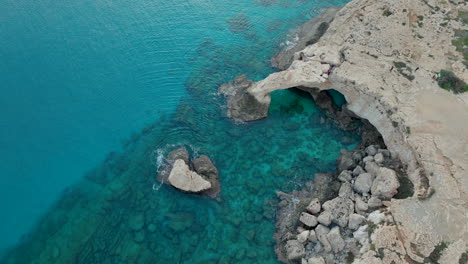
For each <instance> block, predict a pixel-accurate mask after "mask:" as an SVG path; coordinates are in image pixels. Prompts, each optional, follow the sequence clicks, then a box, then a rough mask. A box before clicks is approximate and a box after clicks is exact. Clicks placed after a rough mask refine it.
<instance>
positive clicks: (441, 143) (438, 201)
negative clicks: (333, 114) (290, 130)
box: [247, 0, 468, 263]
mask: <svg viewBox="0 0 468 264" xmlns="http://www.w3.org/2000/svg"><path fill="white" fill-rule="evenodd" d="M467 12H468V3H466V2H465V1H463V0H453V1H436V0H378V1H377V0H359V1H358V0H355V1H352V2H351V3H349V4H348V5H346V6H345V7H344V8H342V9H341V10H340V11H339V12H338V13H337V15H336V17H335V19H334V20H333V22H331V24H330V25H329V28H328V30H327V32H326V33H325V34H324V35H323V36H322V38H321V39H320V40H319V41H318V42H317V43H315V44H313V45H310V46H307V47H306V48H305V49H303V50H302V51H300V52H297V53H295V55H294V61H293V62H292V64H291V66H289V68H288V69H286V70H284V71H282V72H278V73H273V74H271V75H270V76H268V77H267V78H266V79H264V80H262V81H259V82H257V83H253V84H251V85H250V87H248V88H247V92H248V93H250V95H252V96H254V97H255V98H256V99H257V101H258V102H257V103H260V104H262V105H264V106H265V105H269V103H270V95H269V94H270V92H272V91H275V90H278V89H287V88H292V87H309V88H318V89H320V90H327V89H335V90H337V91H339V92H341V93H342V94H343V95H344V96H345V97H346V100H347V102H348V104H347V109H348V110H350V111H351V112H353V113H354V114H355V115H357V116H359V117H361V118H363V119H367V120H368V121H369V122H370V123H371V124H372V125H374V126H375V127H376V128H377V130H378V131H379V132H380V133H381V135H382V137H383V139H384V141H385V144H386V146H387V147H388V149H389V150H390V151H391V153H392V155H394V156H396V157H398V158H399V159H400V160H401V162H402V163H403V164H404V165H405V171H406V174H407V176H408V178H409V179H410V180H411V182H412V183H413V184H414V186H415V192H414V195H413V197H410V198H406V199H392V200H391V202H390V203H388V204H387V206H388V209H389V212H390V213H391V215H392V217H393V219H394V222H395V223H396V225H397V226H396V228H397V230H398V237H397V238H395V239H396V240H399V241H401V243H402V244H403V245H404V249H403V250H402V252H400V253H399V254H401V255H403V256H406V257H405V259H406V260H405V261H407V263H416V262H417V263H423V262H424V263H427V261H429V260H428V259H430V257H431V254H432V255H433V254H435V253H438V254H440V255H441V256H439V257H440V258H438V259H440V263H459V261H462V260H461V258H462V254H465V255H467V253H466V252H467V249H468V244H467V243H468V92H465V93H464V90H467V86H466V82H468V63H467V62H468V61H467V59H468V55H467V48H468V47H467V45H468V44H467V37H468V33H467V30H468V24H467V23H468V22H467V21H468V19H467ZM447 74H448V75H450V76H452V77H454V78H455V79H456V80H457V82H458V84H462V86H461V88H460V87H458V89H455V88H454V87H451V86H450V85H448V86H447V85H445V84H444V83H443V78H444V76H446V75H447ZM459 86H460V85H459ZM442 87H444V88H445V89H443V88H442ZM441 245H443V246H441ZM442 248H443V249H444V250H441V249H442ZM445 248H446V249H445ZM435 251H439V252H435ZM465 257H466V256H465ZM360 261H363V262H359V263H376V262H375V261H374V260H369V261H367V262H366V260H360ZM373 261H374V262H373ZM356 263H358V262H356ZM379 263H380V262H379ZM382 263H386V262H385V261H384V260H383V262H382ZM429 263H431V262H429Z"/></svg>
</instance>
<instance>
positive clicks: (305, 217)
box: [299, 212, 318, 227]
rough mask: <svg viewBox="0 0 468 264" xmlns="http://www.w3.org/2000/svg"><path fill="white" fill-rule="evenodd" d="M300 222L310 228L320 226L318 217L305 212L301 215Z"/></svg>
mask: <svg viewBox="0 0 468 264" xmlns="http://www.w3.org/2000/svg"><path fill="white" fill-rule="evenodd" d="M299 221H301V222H302V223H303V224H304V225H306V226H308V227H314V226H316V225H317V224H318V222H317V217H315V216H314V215H311V214H308V213H306V212H303V213H302V214H301V216H300V218H299Z"/></svg>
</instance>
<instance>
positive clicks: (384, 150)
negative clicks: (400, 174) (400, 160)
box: [377, 149, 392, 159]
mask: <svg viewBox="0 0 468 264" xmlns="http://www.w3.org/2000/svg"><path fill="white" fill-rule="evenodd" d="M377 152H378V153H382V155H383V157H384V158H387V159H389V158H391V157H392V154H391V153H390V151H389V150H388V149H379V150H378V151H377Z"/></svg>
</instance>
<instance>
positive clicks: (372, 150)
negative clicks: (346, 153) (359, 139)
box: [366, 145, 378, 156]
mask: <svg viewBox="0 0 468 264" xmlns="http://www.w3.org/2000/svg"><path fill="white" fill-rule="evenodd" d="M377 149H378V148H376V146H375V145H370V146H368V147H367V148H366V153H367V155H369V156H374V155H375V154H377Z"/></svg>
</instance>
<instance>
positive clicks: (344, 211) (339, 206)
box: [322, 197, 354, 227]
mask: <svg viewBox="0 0 468 264" xmlns="http://www.w3.org/2000/svg"><path fill="white" fill-rule="evenodd" d="M322 207H323V209H324V210H325V211H328V212H330V214H331V220H332V222H333V223H335V224H337V225H339V226H341V227H346V225H347V224H348V220H349V216H350V215H351V214H352V213H353V212H354V203H353V201H351V200H350V199H348V198H342V197H337V198H335V199H333V200H330V201H327V202H325V203H324V204H323V206H322Z"/></svg>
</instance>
